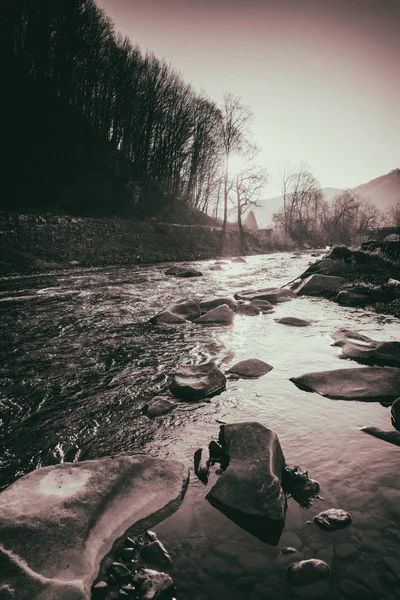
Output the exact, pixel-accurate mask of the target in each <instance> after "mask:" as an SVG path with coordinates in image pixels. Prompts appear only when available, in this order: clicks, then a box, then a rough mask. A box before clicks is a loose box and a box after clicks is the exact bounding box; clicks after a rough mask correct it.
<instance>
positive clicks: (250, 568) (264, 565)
mask: <svg viewBox="0 0 400 600" xmlns="http://www.w3.org/2000/svg"><path fill="white" fill-rule="evenodd" d="M238 562H239V565H240V566H241V567H242V568H243V569H244V570H245V571H246V572H247V573H260V574H261V573H265V574H266V573H267V572H268V571H269V570H271V563H270V561H269V559H268V557H267V556H265V554H261V552H248V553H247V554H243V555H242V556H240V557H239V560H238Z"/></svg>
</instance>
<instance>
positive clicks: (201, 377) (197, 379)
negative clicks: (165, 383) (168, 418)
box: [170, 362, 226, 402]
mask: <svg viewBox="0 0 400 600" xmlns="http://www.w3.org/2000/svg"><path fill="white" fill-rule="evenodd" d="M225 386H226V377H225V375H224V374H223V373H222V372H221V371H220V370H219V369H218V367H217V365H216V364H215V363H213V362H209V363H205V364H202V365H183V366H181V367H179V369H178V370H177V371H176V372H175V373H174V374H173V376H172V382H171V386H170V389H171V392H172V394H173V395H174V396H175V398H180V399H181V400H188V401H189V402H196V401H198V400H202V399H203V398H209V397H211V396H215V395H216V394H220V393H221V392H222V391H223V390H224V389H225Z"/></svg>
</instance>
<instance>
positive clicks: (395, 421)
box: [390, 398, 400, 431]
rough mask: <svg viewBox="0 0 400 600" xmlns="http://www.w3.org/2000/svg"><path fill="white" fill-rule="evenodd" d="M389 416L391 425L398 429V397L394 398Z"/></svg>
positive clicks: (399, 421)
mask: <svg viewBox="0 0 400 600" xmlns="http://www.w3.org/2000/svg"><path fill="white" fill-rule="evenodd" d="M390 417H391V421H392V425H393V427H394V428H395V429H398V430H399V431H400V398H396V400H395V401H394V402H393V404H392V406H391V408H390Z"/></svg>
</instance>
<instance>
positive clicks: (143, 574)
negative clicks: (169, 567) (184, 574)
mask: <svg viewBox="0 0 400 600" xmlns="http://www.w3.org/2000/svg"><path fill="white" fill-rule="evenodd" d="M133 583H134V584H135V587H136V588H137V589H138V590H139V597H140V600H157V599H158V598H172V597H173V596H174V591H175V586H174V581H173V579H172V577H171V576H170V575H168V574H167V573H162V572H161V571H153V569H140V570H139V571H138V572H137V573H136V575H135V577H134V578H133Z"/></svg>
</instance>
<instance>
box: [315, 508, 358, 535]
mask: <svg viewBox="0 0 400 600" xmlns="http://www.w3.org/2000/svg"><path fill="white" fill-rule="evenodd" d="M314 523H316V524H317V525H318V527H320V528H321V529H323V530H324V531H336V530H337V529H343V528H344V527H347V526H348V525H350V523H351V516H350V515H349V513H348V512H346V511H345V510H342V509H341V508H329V509H328V510H323V511H322V512H320V513H319V514H318V515H316V516H315V517H314Z"/></svg>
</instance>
